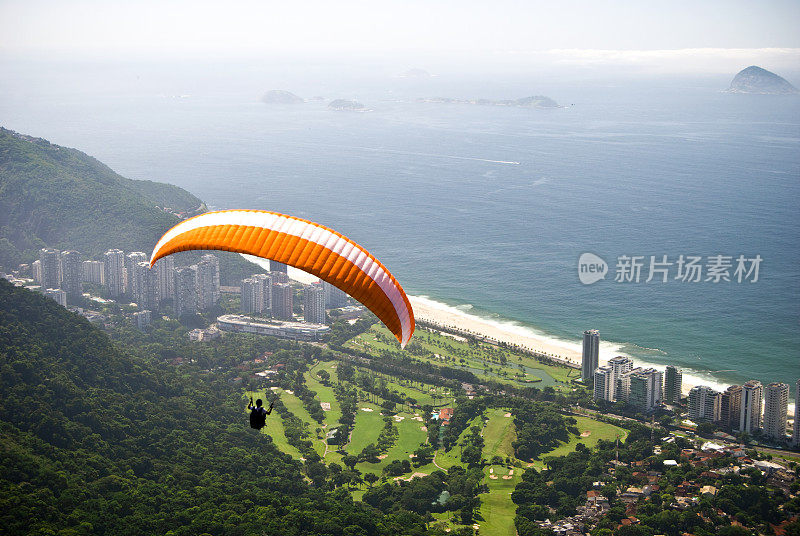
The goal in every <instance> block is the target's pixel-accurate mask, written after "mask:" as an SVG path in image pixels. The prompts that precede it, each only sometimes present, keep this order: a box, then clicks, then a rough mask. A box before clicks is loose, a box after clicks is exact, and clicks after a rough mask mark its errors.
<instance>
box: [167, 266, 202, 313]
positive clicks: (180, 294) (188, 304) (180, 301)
mask: <svg viewBox="0 0 800 536" xmlns="http://www.w3.org/2000/svg"><path fill="white" fill-rule="evenodd" d="M174 274H175V283H174V284H173V285H174V289H175V295H174V296H173V299H172V300H173V306H174V307H175V316H177V317H181V316H183V315H193V314H197V286H196V284H195V279H196V271H195V270H194V269H193V268H176V269H175V272H174Z"/></svg>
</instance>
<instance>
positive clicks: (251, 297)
mask: <svg viewBox="0 0 800 536" xmlns="http://www.w3.org/2000/svg"><path fill="white" fill-rule="evenodd" d="M241 298H242V305H241V307H242V312H243V313H244V314H248V315H255V314H261V313H262V312H263V311H264V284H263V282H262V281H260V280H258V279H256V278H255V277H248V278H247V279H242V285H241Z"/></svg>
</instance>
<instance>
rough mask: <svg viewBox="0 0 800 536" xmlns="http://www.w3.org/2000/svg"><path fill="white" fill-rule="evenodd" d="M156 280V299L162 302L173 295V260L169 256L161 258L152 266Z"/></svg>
mask: <svg viewBox="0 0 800 536" xmlns="http://www.w3.org/2000/svg"><path fill="white" fill-rule="evenodd" d="M153 270H155V271H156V277H157V278H158V299H159V300H160V301H164V300H167V299H170V298H172V296H173V295H174V294H175V274H174V271H175V259H174V258H173V257H171V256H170V255H167V256H166V257H161V258H160V259H158V260H157V261H156V263H155V264H154V265H153Z"/></svg>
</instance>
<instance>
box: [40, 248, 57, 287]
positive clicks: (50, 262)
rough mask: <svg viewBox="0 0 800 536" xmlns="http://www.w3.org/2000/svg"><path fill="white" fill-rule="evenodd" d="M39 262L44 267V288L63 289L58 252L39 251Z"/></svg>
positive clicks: (49, 249)
mask: <svg viewBox="0 0 800 536" xmlns="http://www.w3.org/2000/svg"><path fill="white" fill-rule="evenodd" d="M39 262H40V265H41V267H42V283H41V284H42V288H43V289H48V288H54V289H55V288H61V278H60V277H59V272H60V267H59V252H58V250H57V249H53V248H42V249H41V250H39Z"/></svg>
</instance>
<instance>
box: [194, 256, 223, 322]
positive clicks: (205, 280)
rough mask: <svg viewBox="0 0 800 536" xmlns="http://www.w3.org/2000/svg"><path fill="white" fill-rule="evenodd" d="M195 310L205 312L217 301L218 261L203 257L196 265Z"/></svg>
mask: <svg viewBox="0 0 800 536" xmlns="http://www.w3.org/2000/svg"><path fill="white" fill-rule="evenodd" d="M196 274H197V282H196V283H197V308H198V309H199V310H201V311H205V310H207V309H210V308H211V307H214V306H215V305H216V304H217V302H218V301H219V259H218V258H217V257H216V256H215V255H203V258H202V259H201V260H200V262H198V263H197V269H196Z"/></svg>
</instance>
